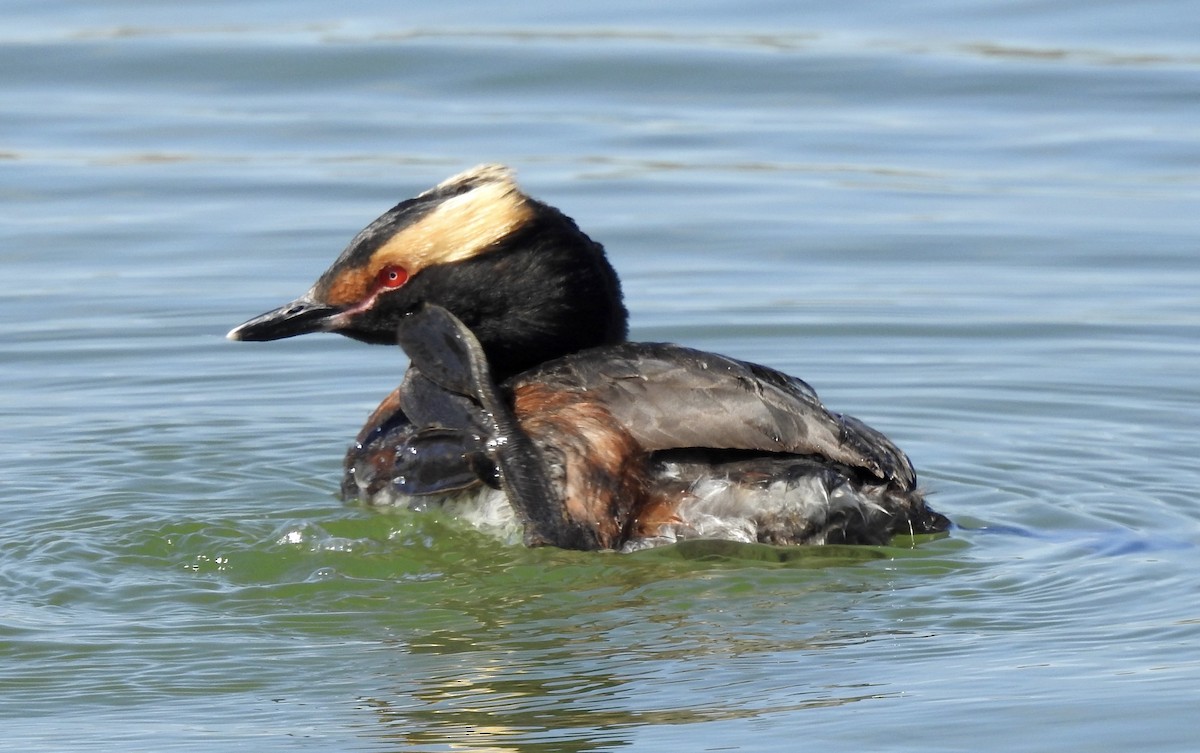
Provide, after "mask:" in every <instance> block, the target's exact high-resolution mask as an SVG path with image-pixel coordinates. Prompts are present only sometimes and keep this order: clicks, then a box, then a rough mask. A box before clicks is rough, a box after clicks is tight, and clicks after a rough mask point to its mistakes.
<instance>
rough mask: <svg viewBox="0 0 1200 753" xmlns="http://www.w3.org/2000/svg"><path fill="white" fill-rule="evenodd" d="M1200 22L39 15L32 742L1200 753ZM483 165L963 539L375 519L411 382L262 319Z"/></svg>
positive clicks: (11, 326) (21, 630)
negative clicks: (429, 192)
mask: <svg viewBox="0 0 1200 753" xmlns="http://www.w3.org/2000/svg"><path fill="white" fill-rule="evenodd" d="M1194 11H1195V9H1194V8H1193V7H1192V4H1191V3H1186V2H1159V3H1143V4H1137V5H1123V4H1099V5H1096V4H1087V3H1079V2H1067V3H1059V4H1055V5H1053V6H1052V7H1051V6H1047V5H1044V4H1007V3H985V2H974V3H939V2H926V3H920V4H918V5H905V6H892V5H879V6H875V7H872V6H862V7H846V4H844V3H838V4H832V3H830V4H815V5H811V6H809V7H806V8H804V10H803V11H797V10H794V9H793V5H792V4H788V3H759V4H756V5H752V6H740V7H739V9H738V10H737V11H736V12H735V11H732V10H730V9H728V8H725V7H723V6H722V5H720V4H701V5H696V4H687V5H683V4H672V3H667V4H661V3H660V4H657V5H656V6H655V8H654V9H652V10H640V6H637V5H634V4H632V3H628V4H623V5H605V6H603V7H600V6H597V7H590V6H588V5H579V4H575V5H570V6H568V7H558V6H557V5H550V4H542V3H536V2H535V3H527V4H522V5H521V7H520V8H512V9H507V10H503V11H495V10H493V9H492V8H491V7H490V6H488V5H485V4H472V3H466V4H463V5H460V6H456V7H454V8H448V7H447V8H433V7H427V8H420V9H410V8H405V9H404V10H403V11H400V10H398V9H397V8H396V7H395V6H394V5H392V4H383V3H361V4H356V5H352V6H349V7H332V6H327V5H326V4H317V3H294V4H287V5H285V4H282V3H279V2H278V1H277V0H275V1H266V2H259V3H250V4H247V3H223V2H211V3H203V4H190V5H188V6H187V7H178V6H175V5H172V4H161V5H160V6H148V5H146V4H143V3H133V2H128V3H120V2H106V3H62V4H54V5H51V4H46V3H32V2H30V3H10V4H9V5H8V6H6V12H7V15H8V21H7V23H6V24H5V27H4V29H3V30H0V94H2V97H0V199H2V203H0V217H2V218H3V221H2V222H0V263H2V265H3V266H2V269H3V271H4V275H3V278H2V282H0V321H3V322H4V326H3V327H2V328H0V359H2V362H3V364H4V365H3V368H2V369H0V387H2V389H0V415H2V416H3V422H4V426H5V431H4V432H2V433H0V488H2V489H3V492H2V497H0V499H2V500H3V511H4V524H3V526H2V527H0V595H2V596H0V651H2V653H0V688H2V689H3V698H4V703H3V704H2V705H0V716H2V717H3V724H4V730H5V732H4V740H5V745H6V747H9V748H11V749H12V750H37V751H43V750H44V751H61V750H68V749H79V750H83V749H86V750H121V751H130V750H165V749H171V750H179V751H190V750H213V749H218V750H283V749H288V750H292V749H312V750H378V751H384V750H429V751H442V750H450V749H468V750H481V751H482V750H571V751H584V750H615V749H620V748H634V749H639V750H661V749H664V748H665V747H671V748H675V747H679V748H681V749H682V748H686V749H694V750H747V751H757V750H764V751H766V750H771V751H774V750H781V751H782V750H796V749H798V746H799V747H814V748H816V747H819V748H820V749H822V750H827V751H839V750H846V751H850V750H854V751H861V750H879V749H902V750H921V751H930V750H946V751H956V750H964V749H996V750H1010V749H1011V750H1056V751H1057V750H1064V749H1065V750H1112V751H1126V750H1130V749H1132V748H1134V747H1135V746H1136V747H1137V748H1139V749H1150V750H1181V751H1182V750H1194V749H1195V746H1196V743H1197V742H1198V738H1197V735H1196V733H1195V729H1194V724H1192V723H1191V722H1190V719H1191V717H1192V716H1194V713H1195V711H1194V710H1195V708H1196V706H1197V702H1198V701H1200V691H1197V689H1196V688H1197V687H1200V649H1198V648H1197V646H1198V645H1200V640H1198V639H1200V606H1198V604H1200V600H1198V598H1197V597H1198V595H1200V592H1198V589H1197V586H1196V578H1195V567H1194V565H1195V563H1196V561H1197V557H1196V552H1197V545H1198V544H1200V504H1198V503H1197V501H1196V495H1197V490H1198V489H1200V471H1197V467H1196V461H1195V458H1196V447H1197V445H1198V444H1200V442H1198V440H1200V431H1198V429H1200V408H1198V405H1200V387H1198V382H1197V379H1196V374H1197V373H1198V372H1200V357H1198V356H1200V344H1198V342H1197V334H1198V332H1200V295H1198V294H1197V291H1198V290H1200V254H1198V253H1197V250H1198V248H1200V220H1197V212H1196V206H1197V201H1198V200H1200V131H1198V130H1197V127H1196V124H1197V123H1198V122H1200V104H1198V103H1200V97H1198V96H1197V94H1198V91H1197V89H1198V83H1197V82H1198V81H1200V76H1198V74H1200V44H1198V43H1197V41H1196V40H1197V39H1200V34H1198V33H1197V32H1200V29H1198V28H1197V22H1196V21H1195V20H1194V19H1195V18H1196V17H1197V15H1196V13H1195V12H1194ZM482 161H505V162H509V163H511V164H512V165H514V166H515V167H516V168H517V169H518V170H519V171H520V174H521V177H522V181H523V183H524V185H525V186H526V188H527V189H528V190H529V191H530V192H531V193H533V194H534V195H535V196H538V197H540V198H543V199H545V200H547V201H550V202H552V203H554V204H556V205H558V206H560V207H562V208H563V209H564V210H565V211H567V212H568V213H569V214H571V215H572V216H574V217H575V218H576V219H577V220H578V221H579V222H580V224H581V225H582V226H583V227H584V228H585V229H587V230H588V231H589V232H590V233H592V234H593V236H594V237H596V238H597V239H599V240H601V241H602V242H604V243H605V244H606V245H607V246H608V248H609V250H610V254H611V256H612V258H613V260H614V263H615V265H616V266H617V268H618V270H619V271H620V273H621V274H622V276H623V279H624V282H625V287H626V294H627V299H628V304H629V307H630V309H631V311H632V313H633V329H634V335H635V336H636V337H638V338H642V339H656V340H659V339H666V340H674V341H678V342H683V343H686V344H688V345H692V346H696V347H701V348H707V349H712V350H717V351H721V352H724V353H728V354H730V355H734V356H737V357H741V358H746V359H751V360H755V361H759V362H763V363H768V364H770V365H773V366H776V367H779V368H782V369H784V370H787V371H789V372H792V373H795V374H798V375H800V376H802V377H804V378H805V379H806V380H808V381H809V382H811V383H812V384H813V385H814V386H815V387H816V388H817V389H818V390H819V391H820V392H821V395H822V397H823V398H824V400H825V402H826V403H827V404H828V405H830V406H831V407H833V408H834V409H835V410H840V411H846V412H849V413H852V414H855V415H858V416H860V417H862V418H864V419H866V420H868V421H869V422H870V423H872V424H874V425H876V426H878V427H879V428H881V429H884V430H885V431H887V432H888V433H889V434H890V435H892V436H893V437H894V438H895V439H896V440H897V441H898V442H899V443H900V444H901V446H903V447H904V448H905V449H906V450H907V451H908V452H909V453H910V455H911V456H912V457H913V460H914V462H915V464H916V466H917V468H918V472H919V474H920V476H921V478H922V480H923V483H924V484H925V485H926V486H927V487H928V488H929V489H930V490H931V492H932V493H933V497H932V499H933V500H934V505H935V507H936V508H937V509H938V510H940V511H942V512H945V513H946V514H948V515H949V516H951V517H952V518H953V519H954V520H955V521H956V522H957V523H958V524H959V526H960V527H959V528H958V529H956V530H955V531H954V532H953V534H952V535H951V536H949V537H947V538H943V539H938V540H932V541H927V542H923V543H921V544H920V545H919V546H917V547H916V548H907V547H901V546H897V547H894V548H828V549H798V550H778V549H770V548H760V547H732V548H729V547H722V546H705V545H689V546H681V547H676V548H670V549H666V550H658V551H652V552H646V553H642V554H638V555H633V556H617V555H609V554H597V553H572V552H560V551H547V550H536V551H528V550H524V549H520V548H512V547H505V546H502V545H500V544H497V543H495V542H493V541H491V540H489V539H487V538H484V537H482V536H481V535H479V534H476V533H474V532H472V531H469V530H465V529H463V528H462V526H460V525H458V524H456V522H455V521H453V520H446V519H441V518H438V517H437V516H434V515H415V514H410V513H381V512H377V511H370V510H365V509H360V508H357V507H353V506H343V505H341V504H340V503H338V502H337V501H336V499H335V497H334V492H335V490H336V486H337V480H338V476H339V473H340V470H339V463H340V456H341V453H342V450H343V448H344V446H345V445H346V444H347V442H348V441H349V439H350V438H351V437H352V436H353V434H354V432H355V431H356V430H357V428H358V426H359V425H360V424H361V422H362V420H363V419H364V418H365V416H366V414H367V413H368V411H369V410H370V409H371V408H372V407H373V406H374V404H375V403H376V402H377V401H378V400H379V399H380V397H382V395H383V394H385V393H386V392H387V391H388V390H390V389H391V388H392V387H393V386H394V385H395V383H396V382H397V380H398V379H399V376H400V374H401V372H402V370H403V368H404V365H405V362H404V359H403V356H402V354H401V353H400V352H399V351H398V350H392V349H388V348H369V347H366V346H362V345H359V344H356V343H353V342H350V341H346V340H342V339H339V338H336V337H332V336H328V337H312V338H301V339H297V340H293V341H286V342H281V343H274V344H269V345H248V344H234V343H229V342H227V341H225V340H224V339H223V334H224V333H225V331H226V330H227V329H228V328H229V327H230V326H232V325H233V324H236V323H238V322H240V321H242V320H243V319H245V318H246V317H247V316H250V315H252V314H255V313H258V312H260V311H263V310H265V309H266V308H268V307H271V306H273V305H275V304H277V303H281V302H283V301H285V300H288V299H290V298H291V297H294V296H295V295H296V294H298V293H300V292H302V291H303V290H304V289H306V288H307V286H308V285H309V284H310V282H311V281H312V279H313V278H314V277H315V275H316V274H317V273H319V272H320V271H321V270H322V269H324V267H325V266H326V264H327V263H328V262H329V261H330V260H332V258H333V257H334V255H335V254H336V253H337V252H338V251H339V250H340V249H341V248H342V246H343V245H344V244H345V243H346V241H347V240H348V239H349V238H350V237H351V236H352V235H353V234H354V233H355V232H356V231H357V230H358V229H359V228H360V227H361V226H362V225H363V224H365V223H366V222H367V221H369V220H371V219H372V218H374V217H375V216H376V215H377V214H379V213H380V212H381V211H383V210H384V209H386V208H388V207H389V206H391V205H392V204H393V203H395V202H396V201H398V200H399V199H401V198H404V197H406V196H409V195H411V194H413V193H414V192H416V191H419V190H422V189H424V188H425V187H427V186H429V185H431V184H432V183H434V182H436V181H438V180H440V179H442V178H444V177H446V176H447V175H449V174H451V173H453V172H456V171H458V170H461V169H463V168H465V167H468V166H470V165H472V164H474V163H477V162H482Z"/></svg>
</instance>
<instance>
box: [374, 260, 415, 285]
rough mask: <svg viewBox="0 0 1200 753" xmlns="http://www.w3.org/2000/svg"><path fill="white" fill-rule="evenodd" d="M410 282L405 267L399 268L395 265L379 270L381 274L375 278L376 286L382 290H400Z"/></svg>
mask: <svg viewBox="0 0 1200 753" xmlns="http://www.w3.org/2000/svg"><path fill="white" fill-rule="evenodd" d="M406 282H408V272H407V271H406V270H405V269H404V267H397V266H396V265H394V264H389V265H388V266H386V267H384V268H383V269H381V270H379V274H377V275H376V276H375V284H376V285H378V286H379V287H381V288H398V287H400V286H401V285H403V284H404V283H406Z"/></svg>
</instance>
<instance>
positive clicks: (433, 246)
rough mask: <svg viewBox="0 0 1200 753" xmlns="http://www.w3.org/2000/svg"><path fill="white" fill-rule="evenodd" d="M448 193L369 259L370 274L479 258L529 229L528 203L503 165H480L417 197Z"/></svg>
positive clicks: (413, 269) (411, 272) (529, 206)
mask: <svg viewBox="0 0 1200 753" xmlns="http://www.w3.org/2000/svg"><path fill="white" fill-rule="evenodd" d="M455 190H457V191H459V192H457V193H452V194H451V195H450V196H448V197H447V198H446V199H444V200H442V202H441V203H440V204H438V205H437V206H436V207H434V208H433V209H432V210H431V211H430V212H429V213H428V214H426V215H424V216H423V217H421V219H419V220H417V221H416V222H414V223H413V224H411V225H408V226H406V227H403V228H401V229H400V230H399V231H397V232H396V234H395V235H393V236H392V237H391V238H390V239H389V240H388V241H387V242H386V243H384V244H383V245H382V246H380V247H379V249H378V250H377V251H376V252H375V253H374V254H373V255H372V257H371V268H372V269H381V268H382V267H383V266H384V265H386V264H397V265H399V266H401V267H403V268H404V269H406V270H408V272H409V274H416V273H417V272H419V271H420V270H422V269H425V268H426V267H430V266H433V265H435V264H451V263H453V262H456V261H464V260H466V259H470V258H472V257H474V256H477V255H478V254H480V253H483V252H484V251H486V250H487V249H488V248H490V247H492V246H494V245H495V244H496V243H499V242H500V241H502V240H504V239H505V238H507V237H508V236H509V235H512V234H513V233H514V232H516V231H517V230H519V229H520V228H521V227H522V226H524V225H525V224H526V223H528V222H529V221H530V220H531V219H532V218H533V214H534V210H533V206H532V205H531V204H530V200H529V197H527V196H526V195H525V194H523V193H521V189H520V188H519V187H518V186H517V184H516V182H515V181H514V180H513V173H512V171H511V170H509V169H508V168H507V167H504V166H503V165H482V166H480V167H476V168H473V169H471V170H468V171H466V172H464V173H460V174H459V175H456V176H454V177H452V178H450V179H449V180H446V181H443V182H442V183H440V184H438V185H437V186H436V187H435V188H433V189H431V190H430V191H426V192H425V194H422V195H434V194H437V193H442V192H448V191H455Z"/></svg>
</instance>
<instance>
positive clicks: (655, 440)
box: [516, 343, 916, 488]
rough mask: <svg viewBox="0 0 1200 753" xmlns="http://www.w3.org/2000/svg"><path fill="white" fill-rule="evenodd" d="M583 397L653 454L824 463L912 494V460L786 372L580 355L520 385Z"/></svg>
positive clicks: (673, 352)
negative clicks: (725, 453) (807, 458)
mask: <svg viewBox="0 0 1200 753" xmlns="http://www.w3.org/2000/svg"><path fill="white" fill-rule="evenodd" d="M516 380H517V382H518V383H519V382H523V381H526V380H530V381H547V380H548V381H550V382H551V383H557V384H561V385H562V386H563V387H564V388H567V389H578V390H581V391H585V392H587V393H589V394H590V396H591V397H594V398H595V399H598V400H599V401H600V402H602V403H604V404H605V405H606V406H607V407H608V409H609V410H610V411H611V412H612V414H613V415H614V417H615V418H616V419H617V420H618V421H620V422H621V423H622V424H623V425H624V426H625V427H626V429H627V430H628V431H629V432H630V434H632V435H633V437H634V438H635V439H636V440H637V441H638V442H639V443H640V444H641V445H642V446H643V447H645V448H646V449H648V450H652V451H653V450H667V449H676V448H684V447H710V448H719V449H733V450H757V451H762V452H775V453H789V454H797V455H820V456H822V457H825V458H828V459H829V460H831V461H833V462H836V463H840V464H842V465H844V466H848V467H850V468H858V469H862V470H864V471H867V472H868V473H870V474H871V475H873V476H875V477H877V478H879V479H880V480H885V481H889V482H892V483H895V484H898V485H900V486H902V487H903V488H912V487H913V486H915V483H916V479H915V475H914V472H913V469H912V465H911V464H910V463H909V461H908V458H907V457H906V456H905V455H904V453H903V452H901V451H900V450H899V449H898V448H897V447H896V446H895V445H893V444H892V443H891V442H890V441H889V440H888V439H887V438H886V437H885V436H883V435H882V434H880V433H879V432H877V431H875V430H874V429H872V428H871V427H869V426H867V425H866V424H864V423H862V422H861V421H859V420H858V419H855V418H853V417H851V416H843V415H839V414H837V413H832V412H830V411H828V410H826V409H825V407H824V406H823V405H821V401H820V400H819V399H818V398H817V394H816V392H815V391H813V389H812V387H810V386H809V385H808V384H806V383H804V382H803V381H801V380H799V379H796V378H794V377H790V376H787V375H786V374H783V373H780V372H778V371H774V370H773V369H768V368H766V367H763V366H758V365H756V364H750V363H745V362H743V361H737V360H734V359H731V358H726V357H724V356H719V355H716V354H713V353H705V352H703V351H697V350H692V349H690V348H683V347H679V346H677V345H669V344H663V343H624V344H621V345H615V346H609V347H604V348H598V349H594V350H590V351H583V352H582V353H577V354H575V355H572V356H567V357H565V358H562V359H558V360H557V361H553V362H551V363H549V364H546V365H544V366H543V367H540V368H538V369H535V370H534V371H532V372H527V373H525V374H522V375H520V376H518V377H516Z"/></svg>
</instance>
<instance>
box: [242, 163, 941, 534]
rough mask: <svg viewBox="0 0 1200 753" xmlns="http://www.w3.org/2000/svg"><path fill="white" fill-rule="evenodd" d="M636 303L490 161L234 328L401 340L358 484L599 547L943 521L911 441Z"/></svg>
mask: <svg viewBox="0 0 1200 753" xmlns="http://www.w3.org/2000/svg"><path fill="white" fill-rule="evenodd" d="M627 321H628V314H627V311H626V309H625V306H624V303H623V300H622V293H621V287H620V282H619V280H618V277H617V274H616V272H615V271H614V269H613V267H612V266H611V264H610V263H609V261H608V259H607V256H606V255H605V252H604V249H603V247H602V246H601V245H600V244H599V243H597V242H595V241H593V240H592V239H591V238H589V237H588V236H587V235H586V234H585V233H584V232H583V231H582V230H580V229H579V227H578V226H577V225H576V224H575V222H574V221H573V220H571V219H570V218H569V217H567V216H566V215H565V214H563V213H562V212H561V211H559V210H558V209H555V208H554V207H552V206H550V205H548V204H546V203H543V202H541V201H538V200H536V199H534V198H532V197H530V196H529V195H527V194H526V193H525V192H524V191H522V190H521V188H520V187H519V186H518V185H517V183H516V181H515V178H514V176H513V174H512V172H511V171H510V170H508V169H507V168H505V167H502V166H498V165H485V166H480V167H477V168H474V169H472V170H469V171H467V172H464V173H461V174H459V175H456V176H454V177H451V178H450V179H448V180H446V181H444V182H442V183H440V184H438V185H437V186H435V187H433V188H432V189H429V190H428V191H425V192H423V193H421V194H419V195H417V196H416V197H414V198H411V199H408V200H406V201H403V202H401V203H400V204H398V205H396V206H395V207H393V208H392V209H391V210H389V211H388V212H386V213H384V214H383V215H382V216H380V217H379V218H378V219H376V220H375V221H374V222H372V223H371V224H369V225H368V226H367V227H366V228H364V229H363V230H362V231H361V232H359V233H358V235H356V236H355V237H354V238H353V239H352V240H351V242H350V244H349V245H348V246H347V247H346V249H345V250H344V251H343V252H342V254H341V255H340V256H339V257H338V258H337V259H336V260H335V261H334V263H333V264H332V265H331V266H330V267H329V268H328V269H327V270H326V271H325V272H324V273H323V274H322V275H321V276H320V277H319V278H318V279H317V281H316V283H315V284H314V285H313V286H312V288H310V289H309V291H308V292H306V293H305V294H304V295H302V296H301V297H299V298H297V299H296V300H294V301H291V302H290V303H287V304H284V305H283V306H280V307H278V308H276V309H273V310H271V311H268V312H266V313H264V314H262V315H260V316H257V317H255V318H253V319H250V320H249V321H247V322H245V323H244V324H241V325H239V326H238V327H236V328H234V329H233V330H231V331H230V332H229V334H228V337H229V338H230V339H233V340H248V341H264V340H277V339H281V338H286V337H292V336H295V335H300V334H306V333H311V332H336V333H339V334H342V335H345V336H348V337H351V338H354V339H357V340H361V341H363V342H367V343H375V344H385V345H396V344H397V343H398V344H399V345H400V346H401V347H402V348H404V350H405V352H406V353H407V354H408V356H409V359H410V364H409V367H408V369H407V371H406V372H405V375H404V379H403V381H402V383H401V384H400V386H399V387H398V388H397V389H396V390H395V391H393V392H392V393H391V394H390V395H388V396H387V398H385V399H384V401H383V402H382V403H381V404H380V406H379V407H378V408H377V409H376V410H375V411H374V412H373V413H372V414H371V416H370V417H369V418H368V420H367V422H366V425H365V426H364V427H363V429H362V431H361V432H360V433H359V435H358V437H357V438H356V441H355V443H354V444H353V446H352V447H351V448H350V450H349V451H348V452H347V454H346V459H345V464H344V475H343V482H342V494H343V496H344V497H345V498H347V499H355V498H358V499H362V500H365V501H367V502H369V503H373V504H390V505H406V506H409V507H411V508H413V509H426V508H429V507H435V506H441V507H443V508H446V509H448V510H450V511H451V512H452V513H455V514H458V515H461V516H462V517H465V518H467V519H468V520H470V521H471V522H472V523H474V524H475V525H477V526H479V527H481V528H485V529H489V530H493V531H497V532H501V533H505V532H507V533H508V534H514V535H519V536H520V537H521V538H523V540H524V541H525V543H526V544H529V545H553V546H559V547H564V548H574V549H589V550H590V549H621V550H625V551H632V550H636V549H640V548H645V547H650V546H657V545H661V544H668V543H672V542H675V541H679V540H683V539H697V538H717V539H729V540H734V541H745V542H763V543H769V544H779V545H793V544H832V543H849V544H882V543H886V542H887V541H889V540H890V539H891V538H892V537H893V536H895V535H898V534H904V535H910V534H925V533H935V532H940V531H943V530H945V529H946V528H947V527H948V526H949V521H948V519H946V518H945V517H944V516H942V515H940V514H939V513H937V512H934V511H933V510H931V509H930V508H929V507H928V506H927V504H926V502H925V498H924V494H923V492H922V491H921V490H920V488H919V487H918V486H917V480H916V474H915V472H914V470H913V467H912V465H911V463H910V461H909V459H908V457H907V456H906V455H905V454H904V453H903V452H902V451H900V449H899V448H897V447H896V446H895V445H894V444H893V443H892V442H891V441H890V440H888V439H887V437H885V436H884V435H883V434H882V433H880V432H878V431H876V430H874V429H872V428H871V427H869V426H867V425H866V424H865V423H863V422H861V421H859V420H857V419H855V418H853V417H851V416H848V415H843V414H838V413H834V412H831V411H829V410H827V409H826V408H825V407H824V406H823V405H822V404H821V402H820V400H819V399H818V398H817V395H816V392H815V391H814V390H813V389H812V388H811V387H810V386H809V385H808V384H806V383H805V382H803V381H801V380H800V379H797V378H795V377H791V376H788V375H786V374H783V373H781V372H779V371H776V370H773V369H770V368H768V367H765V366H760V365H757V364H752V363H747V362H744V361H739V360H736V359H732V358H728V357H725V356H721V355H717V354H713V353H707V352H703V351H699V350H694V349H690V348H686V347H683V346H679V345H673V344H669V343H638V342H629V341H628V340H627V332H628V330H627V326H628V325H627Z"/></svg>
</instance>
